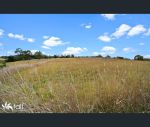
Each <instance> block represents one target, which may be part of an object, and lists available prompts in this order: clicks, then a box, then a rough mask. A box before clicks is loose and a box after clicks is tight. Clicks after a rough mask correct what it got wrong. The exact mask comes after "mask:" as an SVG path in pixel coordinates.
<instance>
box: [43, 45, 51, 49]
mask: <svg viewBox="0 0 150 127" xmlns="http://www.w3.org/2000/svg"><path fill="white" fill-rule="evenodd" d="M42 48H44V49H50V47H48V46H45V45H43V46H42Z"/></svg>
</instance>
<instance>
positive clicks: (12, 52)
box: [7, 51, 15, 56]
mask: <svg viewBox="0 0 150 127" xmlns="http://www.w3.org/2000/svg"><path fill="white" fill-rule="evenodd" d="M7 55H8V56H10V55H15V52H14V51H8V52H7Z"/></svg>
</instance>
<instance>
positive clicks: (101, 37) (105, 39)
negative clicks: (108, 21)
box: [98, 33, 112, 42]
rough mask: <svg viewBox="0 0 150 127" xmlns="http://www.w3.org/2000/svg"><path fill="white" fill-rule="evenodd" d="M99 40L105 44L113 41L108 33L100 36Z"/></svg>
mask: <svg viewBox="0 0 150 127" xmlns="http://www.w3.org/2000/svg"><path fill="white" fill-rule="evenodd" d="M98 39H99V40H100V41H103V42H110V41H111V40H112V39H111V38H110V37H109V36H108V35H107V34H106V33H105V34H104V35H101V36H99V37H98Z"/></svg>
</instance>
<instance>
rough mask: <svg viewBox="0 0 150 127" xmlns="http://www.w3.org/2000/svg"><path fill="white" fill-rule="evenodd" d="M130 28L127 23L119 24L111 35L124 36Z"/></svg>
mask: <svg viewBox="0 0 150 127" xmlns="http://www.w3.org/2000/svg"><path fill="white" fill-rule="evenodd" d="M130 29H131V26H129V25H127V24H121V25H120V26H119V27H118V28H117V29H116V31H115V32H114V33H112V36H113V37H115V38H120V37H122V36H124V35H125V34H126V33H127V31H129V30H130Z"/></svg>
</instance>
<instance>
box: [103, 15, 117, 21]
mask: <svg viewBox="0 0 150 127" xmlns="http://www.w3.org/2000/svg"><path fill="white" fill-rule="evenodd" d="M116 15H117V14H101V16H103V17H104V18H106V19H108V20H114V19H115V16H116Z"/></svg>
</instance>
